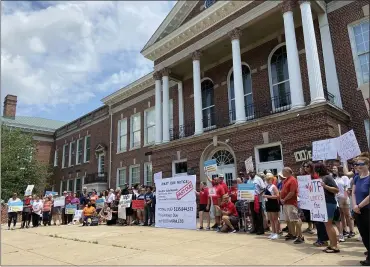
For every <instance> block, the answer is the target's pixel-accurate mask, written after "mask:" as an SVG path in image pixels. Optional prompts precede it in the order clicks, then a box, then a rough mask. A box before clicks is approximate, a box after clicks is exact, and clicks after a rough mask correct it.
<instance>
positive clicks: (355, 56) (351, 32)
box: [347, 17, 370, 87]
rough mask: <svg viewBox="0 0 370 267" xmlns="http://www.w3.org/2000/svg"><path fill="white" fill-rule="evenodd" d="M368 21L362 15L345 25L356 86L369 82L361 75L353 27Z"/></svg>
mask: <svg viewBox="0 0 370 267" xmlns="http://www.w3.org/2000/svg"><path fill="white" fill-rule="evenodd" d="M366 21H367V22H369V17H364V18H362V19H359V20H356V21H354V22H352V23H350V24H348V25H347V28H348V34H349V41H350V43H351V50H352V57H353V63H354V64H355V71H356V78H357V87H361V85H363V84H367V83H369V82H366V83H365V82H364V81H363V76H362V69H361V65H360V60H359V54H358V52H357V45H356V39H355V33H354V30H353V28H354V27H355V26H358V25H360V24H362V23H364V22H366ZM368 53H370V51H369V52H366V53H363V54H368Z"/></svg>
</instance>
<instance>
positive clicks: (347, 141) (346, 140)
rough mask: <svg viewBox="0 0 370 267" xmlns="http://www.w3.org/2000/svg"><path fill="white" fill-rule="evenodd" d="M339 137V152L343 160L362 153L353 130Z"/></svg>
mask: <svg viewBox="0 0 370 267" xmlns="http://www.w3.org/2000/svg"><path fill="white" fill-rule="evenodd" d="M338 139H339V150H338V154H339V156H340V158H341V160H342V161H347V160H349V159H352V158H354V157H357V156H358V155H360V154H361V150H360V147H359V145H358V142H357V139H356V136H355V133H354V132H353V130H350V131H349V132H347V133H345V134H343V135H341V136H340V137H339V138H338Z"/></svg>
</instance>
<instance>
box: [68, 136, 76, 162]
mask: <svg viewBox="0 0 370 267" xmlns="http://www.w3.org/2000/svg"><path fill="white" fill-rule="evenodd" d="M72 144H76V142H75V141H72V142H70V143H69V155H68V167H72V166H73V164H72V153H73V151H72Z"/></svg>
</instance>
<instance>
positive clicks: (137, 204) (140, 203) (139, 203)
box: [132, 200, 145, 210]
mask: <svg viewBox="0 0 370 267" xmlns="http://www.w3.org/2000/svg"><path fill="white" fill-rule="evenodd" d="M144 204H145V203H144V200H133V201H132V208H133V209H134V210H143V209H144Z"/></svg>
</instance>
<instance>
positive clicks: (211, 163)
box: [204, 159, 217, 173]
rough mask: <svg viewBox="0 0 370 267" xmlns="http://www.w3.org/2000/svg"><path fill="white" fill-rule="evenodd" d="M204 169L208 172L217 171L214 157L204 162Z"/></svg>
mask: <svg viewBox="0 0 370 267" xmlns="http://www.w3.org/2000/svg"><path fill="white" fill-rule="evenodd" d="M204 171H205V172H206V173H208V172H217V161H216V160H215V159H210V160H207V161H205V162H204Z"/></svg>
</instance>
